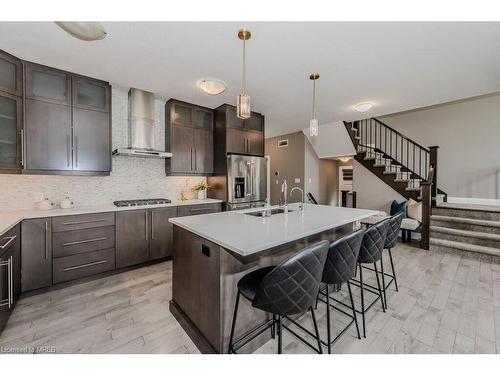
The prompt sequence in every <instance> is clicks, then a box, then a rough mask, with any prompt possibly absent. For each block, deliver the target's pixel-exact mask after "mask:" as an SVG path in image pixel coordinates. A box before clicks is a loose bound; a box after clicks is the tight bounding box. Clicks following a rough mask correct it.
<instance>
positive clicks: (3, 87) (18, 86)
mask: <svg viewBox="0 0 500 375" xmlns="http://www.w3.org/2000/svg"><path fill="white" fill-rule="evenodd" d="M0 91H1V92H4V93H7V94H11V95H15V96H22V93H23V68H22V65H21V60H19V59H18V58H17V57H15V56H12V55H11V54H9V53H7V52H5V51H2V50H0Z"/></svg>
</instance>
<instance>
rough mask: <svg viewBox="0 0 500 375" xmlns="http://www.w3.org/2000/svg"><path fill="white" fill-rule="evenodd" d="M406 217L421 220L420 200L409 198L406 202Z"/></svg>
mask: <svg viewBox="0 0 500 375" xmlns="http://www.w3.org/2000/svg"><path fill="white" fill-rule="evenodd" d="M408 217H409V218H411V219H415V220H417V221H419V222H420V223H421V222H422V202H417V201H414V200H413V199H410V202H408Z"/></svg>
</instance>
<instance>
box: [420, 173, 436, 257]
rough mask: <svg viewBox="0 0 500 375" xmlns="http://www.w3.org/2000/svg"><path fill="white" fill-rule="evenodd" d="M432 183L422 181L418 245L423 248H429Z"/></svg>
mask: <svg viewBox="0 0 500 375" xmlns="http://www.w3.org/2000/svg"><path fill="white" fill-rule="evenodd" d="M433 186H434V184H433V183H432V182H430V181H423V182H422V183H421V188H422V193H421V194H422V228H421V240H420V247H421V248H422V249H424V250H429V237H430V225H431V210H432V207H431V205H432V203H431V202H432V197H431V190H432V187H433Z"/></svg>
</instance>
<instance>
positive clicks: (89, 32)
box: [55, 22, 107, 42]
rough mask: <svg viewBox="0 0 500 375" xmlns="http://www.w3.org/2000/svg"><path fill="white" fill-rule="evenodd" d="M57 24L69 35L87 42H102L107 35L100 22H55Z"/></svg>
mask: <svg viewBox="0 0 500 375" xmlns="http://www.w3.org/2000/svg"><path fill="white" fill-rule="evenodd" d="M55 24H56V25H57V26H59V27H60V28H61V29H63V30H64V31H66V32H67V33H68V34H70V35H72V36H74V37H75V38H77V39H80V40H84V41H86V42H91V41H94V40H101V39H104V38H105V37H106V35H107V33H106V30H104V27H103V26H102V25H101V23H100V22H55Z"/></svg>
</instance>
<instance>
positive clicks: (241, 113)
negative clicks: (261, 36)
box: [236, 29, 252, 119]
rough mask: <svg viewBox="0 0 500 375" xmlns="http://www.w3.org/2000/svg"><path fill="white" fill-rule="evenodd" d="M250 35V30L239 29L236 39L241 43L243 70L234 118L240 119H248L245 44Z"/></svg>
mask: <svg viewBox="0 0 500 375" xmlns="http://www.w3.org/2000/svg"><path fill="white" fill-rule="evenodd" d="M251 36H252V34H251V33H250V30H247V29H241V30H240V31H238V38H240V39H241V40H242V41H243V68H242V78H241V94H240V95H238V98H237V102H236V116H238V117H239V118H241V119H247V118H250V111H251V110H250V96H249V95H247V94H246V90H247V81H246V61H245V60H246V50H245V42H246V41H247V40H248V39H250V37H251Z"/></svg>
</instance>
